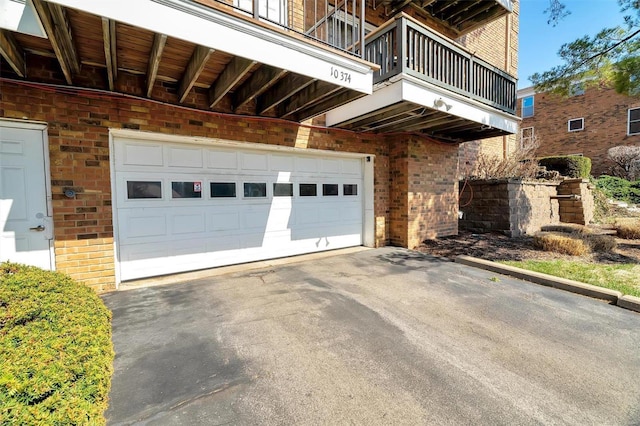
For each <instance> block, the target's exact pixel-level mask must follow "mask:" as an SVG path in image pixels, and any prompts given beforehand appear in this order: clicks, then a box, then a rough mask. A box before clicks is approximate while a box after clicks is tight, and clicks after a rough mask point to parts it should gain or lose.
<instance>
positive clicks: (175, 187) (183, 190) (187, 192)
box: [171, 182, 202, 198]
mask: <svg viewBox="0 0 640 426" xmlns="http://www.w3.org/2000/svg"><path fill="white" fill-rule="evenodd" d="M171 198H202V182H171Z"/></svg>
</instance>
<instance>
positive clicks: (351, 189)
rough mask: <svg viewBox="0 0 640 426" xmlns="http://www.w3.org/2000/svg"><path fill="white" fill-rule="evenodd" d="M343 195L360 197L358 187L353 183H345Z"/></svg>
mask: <svg viewBox="0 0 640 426" xmlns="http://www.w3.org/2000/svg"><path fill="white" fill-rule="evenodd" d="M342 194H343V195H358V185H357V184H353V183H345V184H343V185H342Z"/></svg>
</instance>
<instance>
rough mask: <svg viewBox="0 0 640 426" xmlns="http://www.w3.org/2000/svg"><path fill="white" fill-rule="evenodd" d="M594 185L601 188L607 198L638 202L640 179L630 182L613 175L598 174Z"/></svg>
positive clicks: (639, 201) (639, 199) (639, 200)
mask: <svg viewBox="0 0 640 426" xmlns="http://www.w3.org/2000/svg"><path fill="white" fill-rule="evenodd" d="M596 187H597V188H598V189H601V190H602V191H603V192H604V193H605V195H606V196H607V197H608V198H613V199H614V200H619V201H627V202H630V203H634V204H639V203H640V181H635V182H630V181H628V180H626V179H623V178H619V177H615V176H600V177H599V178H598V179H597V180H596Z"/></svg>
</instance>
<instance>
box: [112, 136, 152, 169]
mask: <svg viewBox="0 0 640 426" xmlns="http://www.w3.org/2000/svg"><path fill="white" fill-rule="evenodd" d="M120 149H121V151H122V153H121V154H120V157H121V158H122V164H123V165H127V166H163V165H164V155H163V149H162V145H161V144H153V145H150V144H140V143H138V142H124V143H123V144H121V145H120ZM116 155H118V152H117V151H116Z"/></svg>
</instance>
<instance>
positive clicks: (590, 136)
mask: <svg viewBox="0 0 640 426" xmlns="http://www.w3.org/2000/svg"><path fill="white" fill-rule="evenodd" d="M637 107H640V99H637V98H635V99H634V98H631V97H627V96H624V95H621V94H619V93H616V91H615V90H614V89H610V88H606V87H594V88H589V89H587V90H586V91H585V93H584V94H583V95H578V96H571V97H568V98H563V97H561V96H558V95H554V94H550V93H536V94H535V95H534V115H533V117H528V118H524V119H523V120H522V124H521V128H529V127H533V128H534V135H535V138H536V140H537V142H538V143H539V145H540V147H539V148H538V151H537V154H538V155H539V156H541V157H542V156H551V155H570V154H582V155H584V156H585V157H589V158H591V161H592V171H591V174H592V175H594V176H599V175H601V174H606V173H608V172H610V168H611V166H612V164H611V163H610V161H609V160H608V159H607V150H608V149H609V148H613V147H614V146H618V145H632V146H640V135H633V136H629V135H627V119H628V110H629V108H637ZM521 110H522V102H521V99H519V100H518V112H517V113H518V115H519V116H522V111H521ZM575 118H584V130H581V131H574V132H569V131H568V126H567V123H568V121H569V120H571V119H575Z"/></svg>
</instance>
